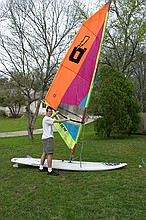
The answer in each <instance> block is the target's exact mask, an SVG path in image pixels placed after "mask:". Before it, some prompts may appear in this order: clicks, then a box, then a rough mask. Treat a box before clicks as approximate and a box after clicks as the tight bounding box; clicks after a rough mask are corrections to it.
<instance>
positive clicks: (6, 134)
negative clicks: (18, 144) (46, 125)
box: [0, 129, 43, 138]
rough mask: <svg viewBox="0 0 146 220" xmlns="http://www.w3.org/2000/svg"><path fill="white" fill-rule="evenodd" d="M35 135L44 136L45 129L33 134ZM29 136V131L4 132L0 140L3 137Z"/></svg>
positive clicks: (35, 131) (0, 135) (37, 130)
mask: <svg viewBox="0 0 146 220" xmlns="http://www.w3.org/2000/svg"><path fill="white" fill-rule="evenodd" d="M33 133H34V134H42V133H43V129H36V130H34V132H33ZM27 135H28V131H14V132H4V133H0V138H3V137H18V136H27Z"/></svg>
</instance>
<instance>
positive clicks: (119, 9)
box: [102, 0, 146, 77]
mask: <svg viewBox="0 0 146 220" xmlns="http://www.w3.org/2000/svg"><path fill="white" fill-rule="evenodd" d="M145 34H146V23H145V1H144V0H123V1H116V0H113V1H112V4H111V11H110V16H109V21H108V28H107V31H106V38H105V41H104V47H103V51H104V53H102V58H103V59H102V62H103V63H106V64H108V65H110V66H113V67H115V68H117V69H118V70H120V71H121V72H122V73H124V74H125V75H126V76H127V77H130V75H131V74H133V73H132V72H133V71H132V72H131V69H130V67H131V63H133V62H135V52H136V50H137V48H138V47H139V46H140V45H141V44H144V41H145Z"/></svg>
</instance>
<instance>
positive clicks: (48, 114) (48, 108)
mask: <svg viewBox="0 0 146 220" xmlns="http://www.w3.org/2000/svg"><path fill="white" fill-rule="evenodd" d="M52 111H53V109H52V108H51V107H50V106H48V107H47V108H46V115H47V116H51V115H52Z"/></svg>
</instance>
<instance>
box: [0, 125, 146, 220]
mask: <svg viewBox="0 0 146 220" xmlns="http://www.w3.org/2000/svg"><path fill="white" fill-rule="evenodd" d="M80 150H81V143H80V142H79V146H78V148H77V150H76V152H75V157H78V156H79V155H80ZM41 151H42V146H41V135H35V139H34V140H33V141H29V140H28V139H27V137H13V138H1V139H0V161H1V163H0V164H1V167H0V169H1V172H0V175H1V178H0V181H1V184H0V191H1V192H0V193H1V204H0V211H1V214H0V215H1V218H0V219H1V220H17V219H18V220H37V219H41V220H54V219H55V220H88V219H90V220H102V219H103V220H120V219H122V220H144V219H146V212H145V207H146V199H145V198H146V185H145V183H146V182H145V180H146V165H145V163H144V162H145V160H146V136H144V135H143V136H140V135H133V136H131V137H120V138H110V139H108V140H99V139H98V138H97V136H96V135H95V133H94V129H93V123H91V124H90V125H88V126H86V130H85V146H84V150H83V154H82V157H83V160H85V161H107V162H127V163H128V166H126V167H124V168H122V169H118V170H114V171H95V172H70V171H58V173H59V176H57V177H51V176H48V175H47V173H45V172H44V173H40V172H39V171H38V169H37V168H34V167H28V166H24V165H19V167H18V168H14V167H13V164H12V163H11V162H10V160H11V158H13V157H25V156H26V155H31V156H33V157H40V155H41ZM69 153H70V152H69V150H68V149H67V147H66V146H65V144H64V142H63V141H62V139H61V138H60V136H59V135H58V134H57V133H55V154H54V158H55V159H68V158H69ZM77 159H79V158H77ZM142 159H143V160H142ZM139 165H141V166H142V167H139Z"/></svg>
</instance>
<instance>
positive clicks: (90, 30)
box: [45, 3, 110, 149]
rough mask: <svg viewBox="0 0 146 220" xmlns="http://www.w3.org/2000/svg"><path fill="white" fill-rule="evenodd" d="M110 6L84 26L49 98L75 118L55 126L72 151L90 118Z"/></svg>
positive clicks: (56, 79)
mask: <svg viewBox="0 0 146 220" xmlns="http://www.w3.org/2000/svg"><path fill="white" fill-rule="evenodd" d="M109 7H110V3H107V4H105V5H104V6H103V7H102V8H101V9H99V10H98V11H97V12H96V13H95V14H94V15H92V16H91V17H90V18H88V19H87V20H86V21H85V22H84V23H83V24H82V26H81V28H80V30H79V31H78V33H77V35H76V37H75V39H74V41H73V43H72V44H71V46H70V48H69V49H68V52H67V54H66V55H65V57H64V59H63V61H62V64H61V65H60V68H59V70H58V72H57V74H56V76H55V78H54V80H53V82H52V85H51V87H50V89H49V90H48V93H47V95H46V97H45V100H46V103H47V105H50V106H51V107H52V108H53V109H54V110H57V109H61V114H62V115H64V114H66V113H67V116H68V117H70V118H71V119H72V121H71V122H65V123H61V125H59V124H55V127H56V129H57V130H58V131H59V133H60V135H61V136H62V138H63V139H64V141H65V142H66V144H67V146H68V147H69V148H71V149H73V148H74V147H76V144H77V142H78V139H79V136H80V133H81V131H82V126H83V123H84V121H85V118H86V112H87V108H88V106H89V101H90V98H91V93H92V90H93V86H94V82H95V77H96V74H97V66H98V63H99V56H100V51H101V45H102V41H103V37H104V33H105V27H106V23H107V19H108V13H109ZM71 112H73V114H71ZM77 116H79V117H78V118H77Z"/></svg>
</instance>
